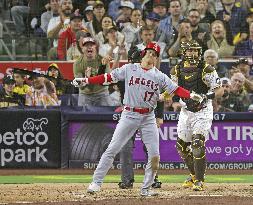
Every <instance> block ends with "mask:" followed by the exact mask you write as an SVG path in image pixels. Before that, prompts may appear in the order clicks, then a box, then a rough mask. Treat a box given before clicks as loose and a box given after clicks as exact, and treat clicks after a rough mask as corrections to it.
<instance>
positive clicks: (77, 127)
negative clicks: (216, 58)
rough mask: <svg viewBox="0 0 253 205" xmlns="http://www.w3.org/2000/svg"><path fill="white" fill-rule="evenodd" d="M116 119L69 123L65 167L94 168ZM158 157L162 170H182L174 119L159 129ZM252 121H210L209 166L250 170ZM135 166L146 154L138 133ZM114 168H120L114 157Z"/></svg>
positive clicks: (137, 167) (252, 151)
mask: <svg viewBox="0 0 253 205" xmlns="http://www.w3.org/2000/svg"><path fill="white" fill-rule="evenodd" d="M116 124H117V122H70V124H69V133H68V135H69V137H70V138H71V139H70V141H71V146H70V155H69V160H70V162H69V166H70V167H79V168H85V169H94V168H95V167H96V166H97V163H98V161H99V159H100V157H101V155H102V153H103V152H104V150H105V149H106V147H107V146H108V144H109V143H110V139H111V138H112V135H113V132H114V129H115V127H116ZM159 135H160V157H161V166H160V167H161V168H163V169H185V168H186V167H185V166H184V164H183V163H182V160H181V159H180V157H179V155H178V153H177V151H176V148H175V144H176V139H177V122H176V121H174V122H169V121H167V122H165V123H164V124H163V125H162V126H161V128H159ZM252 145H253V124H252V121H244V122H243V121H241V122H235V121H214V122H213V126H212V129H211V130H210V132H209V137H208V139H207V141H206V156H207V160H208V167H209V169H232V168H233V169H253V146H252ZM133 159H134V161H135V168H136V169H139V168H145V165H144V163H143V162H145V161H146V155H145V153H144V151H143V143H142V141H141V136H140V135H139V134H138V132H137V134H136V137H135V146H134V151H133ZM114 168H115V169H118V168H120V165H118V159H117V158H116V160H115V165H114Z"/></svg>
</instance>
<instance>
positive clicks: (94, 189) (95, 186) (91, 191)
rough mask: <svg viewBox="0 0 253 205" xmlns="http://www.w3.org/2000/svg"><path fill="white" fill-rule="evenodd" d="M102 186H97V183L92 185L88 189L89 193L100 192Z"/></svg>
mask: <svg viewBox="0 0 253 205" xmlns="http://www.w3.org/2000/svg"><path fill="white" fill-rule="evenodd" d="M100 188H101V187H100V186H99V185H98V184H96V183H95V182H92V183H90V185H89V187H88V189H87V193H89V194H95V193H96V192H99V191H100Z"/></svg>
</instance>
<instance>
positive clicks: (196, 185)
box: [192, 180, 204, 191]
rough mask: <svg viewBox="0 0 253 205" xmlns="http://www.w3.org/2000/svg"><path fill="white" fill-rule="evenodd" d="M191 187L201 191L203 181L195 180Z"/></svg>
mask: <svg viewBox="0 0 253 205" xmlns="http://www.w3.org/2000/svg"><path fill="white" fill-rule="evenodd" d="M192 189H193V190H194V191H203V190H204V182H202V181H198V180H196V181H195V182H194V184H193V187H192Z"/></svg>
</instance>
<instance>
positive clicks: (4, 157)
mask: <svg viewBox="0 0 253 205" xmlns="http://www.w3.org/2000/svg"><path fill="white" fill-rule="evenodd" d="M60 119H61V118H60V112H59V111H55V110H50V111H46V110H43V111H39V110H15V111H14V110H13V111H9V110H6V111H1V115H0V123H1V126H0V167H1V168H57V167H60V150H61V148H60V133H61V131H60V126H61V124H60Z"/></svg>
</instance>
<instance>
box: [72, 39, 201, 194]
mask: <svg viewBox="0 0 253 205" xmlns="http://www.w3.org/2000/svg"><path fill="white" fill-rule="evenodd" d="M159 53H160V47H159V46H158V45H157V44H156V43H149V44H148V45H147V46H146V48H145V49H144V50H143V52H142V60H141V63H140V64H126V65H124V66H122V67H121V68H117V69H114V70H113V71H112V72H111V73H110V74H104V75H99V76H96V77H91V78H75V79H74V80H73V82H72V83H73V85H75V86H85V85H87V84H104V85H105V84H108V83H112V82H117V81H125V95H124V101H123V103H124V110H123V112H122V115H121V119H120V120H119V123H118V124H117V126H116V129H115V132H114V134H113V137H112V140H111V142H110V144H109V146H108V148H107V149H106V151H105V152H104V153H103V155H102V157H101V159H100V161H99V164H98V166H97V169H96V170H95V172H94V175H93V181H92V183H91V184H90V185H89V187H88V189H87V192H88V193H95V192H98V191H100V187H101V185H102V183H103V179H104V177H105V175H106V174H107V172H108V170H109V169H110V167H111V166H112V164H113V160H114V158H115V156H116V155H117V154H118V153H119V152H120V150H121V148H122V147H123V146H124V145H125V144H126V143H127V141H128V140H129V139H130V138H131V137H132V136H133V135H134V133H135V132H136V130H138V129H139V130H140V132H141V136H142V141H143V143H144V144H145V145H146V147H147V150H148V162H147V165H146V169H145V176H144V181H143V184H142V187H141V193H140V194H141V195H142V196H155V195H157V193H155V192H154V191H152V190H151V189H150V187H151V185H152V183H153V181H154V177H155V174H156V172H157V170H158V168H159V159H160V157H159V134H158V129H157V125H156V120H155V114H154V109H155V107H156V104H157V101H158V100H159V94H160V93H161V92H162V91H167V92H168V93H169V94H172V93H174V94H176V95H178V96H180V97H184V98H191V99H194V100H196V101H201V100H202V97H201V96H200V95H197V94H195V93H190V92H189V91H188V90H185V89H183V88H182V87H179V86H178V85H177V84H176V83H174V82H173V81H172V80H171V79H170V78H169V77H168V76H167V75H165V74H163V73H162V72H160V71H159V70H158V69H157V68H155V67H154V64H155V63H156V61H157V59H158V57H159Z"/></svg>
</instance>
